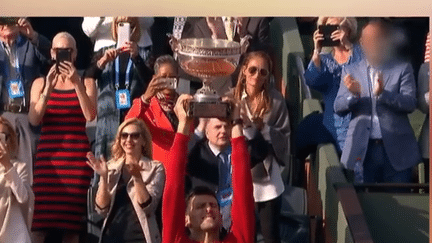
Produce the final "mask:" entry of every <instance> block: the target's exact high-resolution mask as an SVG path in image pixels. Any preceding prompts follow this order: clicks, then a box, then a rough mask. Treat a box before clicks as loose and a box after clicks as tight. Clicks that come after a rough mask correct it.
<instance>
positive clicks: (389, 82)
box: [334, 60, 420, 171]
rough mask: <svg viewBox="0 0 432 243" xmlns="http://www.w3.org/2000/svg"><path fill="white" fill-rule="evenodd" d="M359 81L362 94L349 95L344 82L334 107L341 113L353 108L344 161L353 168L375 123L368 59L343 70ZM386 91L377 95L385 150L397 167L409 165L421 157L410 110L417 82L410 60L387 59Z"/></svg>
mask: <svg viewBox="0 0 432 243" xmlns="http://www.w3.org/2000/svg"><path fill="white" fill-rule="evenodd" d="M347 74H351V76H352V77H353V78H354V79H355V80H357V81H359V82H360V85H361V89H362V91H361V95H360V98H358V99H357V98H352V99H349V97H350V96H351V93H350V92H349V91H348V89H347V87H346V86H345V85H341V86H340V88H339V92H338V95H337V97H336V100H335V104H334V109H335V112H337V113H339V114H344V113H347V112H350V111H351V112H352V119H351V122H350V125H349V128H348V132H347V138H346V142H345V148H344V150H343V152H342V158H341V162H342V163H343V164H344V165H345V167H346V168H348V169H353V168H354V164H355V162H356V161H361V162H363V161H364V158H365V155H366V150H367V147H368V142H369V138H370V134H371V126H372V103H371V94H370V91H369V80H368V72H367V62H366V60H362V61H361V62H359V63H356V64H352V65H348V66H346V67H345V68H344V70H343V71H342V78H343V77H345V76H346V75H347ZM383 78H384V80H383V82H384V92H383V93H382V94H381V95H380V96H379V97H378V98H377V103H376V111H377V114H378V119H379V123H380V127H381V133H382V140H383V142H384V147H385V150H386V153H387V155H388V157H389V159H390V162H391V164H392V165H393V167H394V169H396V170H398V171H400V170H404V169H408V168H410V167H412V166H414V165H415V164H417V163H418V162H419V160H420V152H419V147H418V145H417V141H416V139H415V136H414V132H413V130H412V127H411V124H410V122H409V119H408V114H409V113H411V112H413V111H414V110H415V109H416V105H417V99H416V84H415V80H414V75H413V69H412V67H411V65H410V64H408V63H402V62H392V63H388V64H386V65H385V66H384V68H383Z"/></svg>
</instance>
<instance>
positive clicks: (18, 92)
mask: <svg viewBox="0 0 432 243" xmlns="http://www.w3.org/2000/svg"><path fill="white" fill-rule="evenodd" d="M7 90H8V93H9V98H11V99H15V98H22V97H24V85H23V82H22V81H21V79H12V80H9V82H8V83H7Z"/></svg>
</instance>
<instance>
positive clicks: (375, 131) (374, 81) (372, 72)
mask: <svg viewBox="0 0 432 243" xmlns="http://www.w3.org/2000/svg"><path fill="white" fill-rule="evenodd" d="M378 78H379V70H377V69H376V68H374V67H372V66H371V65H368V81H369V82H368V84H369V92H370V95H371V101H372V126H371V133H370V138H371V139H382V134H381V126H380V123H379V118H378V113H377V110H376V103H377V98H378V97H376V96H375V94H374V92H373V90H374V88H375V86H376V85H378Z"/></svg>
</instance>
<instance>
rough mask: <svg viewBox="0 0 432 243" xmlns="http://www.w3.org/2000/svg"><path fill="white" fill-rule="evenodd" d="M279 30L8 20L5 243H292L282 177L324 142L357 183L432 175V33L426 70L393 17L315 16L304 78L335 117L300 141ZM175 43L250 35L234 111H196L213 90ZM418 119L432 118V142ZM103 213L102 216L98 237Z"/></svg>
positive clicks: (232, 96)
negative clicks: (285, 231)
mask: <svg viewBox="0 0 432 243" xmlns="http://www.w3.org/2000/svg"><path fill="white" fill-rule="evenodd" d="M66 19H67V18H59V20H65V21H66ZM72 19H73V18H72ZM272 20H273V18H266V17H227V16H224V17H175V18H173V19H172V18H165V19H164V18H160V17H158V18H156V17H155V18H152V17H125V16H118V17H84V18H83V20H82V21H80V22H79V24H80V25H81V26H80V30H79V31H78V30H77V29H76V26H75V27H74V28H72V27H71V28H70V30H68V29H67V28H63V29H62V28H58V29H59V31H58V32H56V33H51V34H48V33H49V30H44V29H43V28H40V29H39V28H38V29H37V31H36V30H35V29H34V26H38V24H39V25H41V23H43V20H39V22H38V20H37V19H28V18H20V17H0V42H1V43H0V45H1V47H0V84H1V85H0V95H1V99H0V102H1V105H0V110H1V116H0V242H3V243H16V242H23V243H27V242H35V243H44V242H73V243H78V242H113V243H114V242H146V243H158V242H164V243H173V242H207V243H210V242H244V243H252V242H256V241H257V235H258V232H259V233H260V234H261V235H262V238H263V241H264V242H266V243H278V242H282V239H281V237H280V228H279V225H280V212H281V207H282V194H283V192H284V190H285V188H286V187H287V186H289V185H287V183H286V181H287V178H284V177H283V175H284V173H283V170H284V169H285V168H288V167H289V166H290V163H298V162H300V163H303V162H304V161H305V159H306V158H307V157H308V156H309V155H310V154H311V153H314V151H316V148H317V146H318V145H319V144H323V143H332V144H334V145H335V147H336V150H337V152H338V154H339V156H340V161H341V164H342V165H343V167H344V168H345V171H346V174H347V177H350V178H352V182H353V183H411V182H413V181H414V177H413V169H414V168H415V166H416V165H417V164H418V163H419V162H421V161H422V159H423V161H425V165H426V166H428V165H429V150H428V147H429V130H428V127H429V126H428V121H429V115H428V111H429V103H430V98H429V50H430V47H429V45H430V35H429V34H427V37H428V38H427V42H426V33H424V36H422V38H423V37H424V38H423V39H424V41H425V42H426V46H425V47H426V48H425V49H426V53H425V61H424V62H425V63H424V64H423V65H421V67H420V68H419V70H420V72H419V73H418V74H416V73H415V71H414V70H417V68H416V69H414V68H413V65H412V64H411V63H410V62H409V61H407V60H406V59H404V58H401V57H400V55H399V54H398V45H399V42H398V38H401V37H400V36H401V35H400V28H397V26H396V25H395V24H394V22H392V20H391V19H390V20H389V19H382V18H376V19H375V18H374V19H370V20H369V21H368V22H367V23H365V24H364V25H363V26H362V27H361V28H360V26H359V24H358V21H357V19H356V18H354V17H320V18H314V20H313V21H314V22H313V25H314V27H313V29H314V32H313V36H312V39H313V41H312V42H313V43H311V46H313V53H312V55H311V58H310V62H309V64H308V65H307V66H306V67H307V68H306V71H305V73H304V76H305V80H306V83H307V85H308V86H309V87H310V88H312V89H313V90H315V91H317V92H319V93H321V95H322V98H323V106H324V109H323V113H322V114H315V113H314V114H311V115H309V116H307V117H305V118H304V119H303V120H302V121H301V122H300V124H299V125H298V126H297V131H295V133H294V134H295V136H296V137H295V139H294V140H291V136H292V134H293V133H292V127H293V124H292V122H290V116H289V110H288V106H287V99H289V97H284V96H283V95H282V93H281V92H282V88H281V87H282V86H283V82H284V80H282V78H281V75H280V73H279V68H278V66H279V65H282V64H281V63H280V60H278V59H277V56H278V55H276V53H275V52H276V51H275V50H277V49H278V48H276V47H275V46H273V43H272V41H271V31H270V29H271V28H270V23H271V21H272ZM32 21H33V22H34V23H33V22H32ZM71 22H73V21H72V20H71ZM75 22H76V21H75ZM75 22H74V23H75ZM76 23H78V22H76ZM125 24H126V25H127V26H128V28H129V30H130V31H129V36H128V38H127V39H128V40H127V41H125V42H121V39H122V38H123V37H124V36H122V34H123V28H122V29H121V28H120V26H123V25H125ZM75 25H76V24H75ZM325 27H329V28H325ZM330 27H334V29H332V28H330ZM44 28H47V27H44ZM325 29H331V31H330V32H329V33H327V32H326V31H325ZM44 31H45V33H47V34H48V35H49V36H48V37H49V38H51V40H49V39H48V38H47V37H45V36H44V35H43V34H42V32H44ZM76 33H80V34H76ZM166 33H172V34H173V36H175V37H176V38H208V39H214V40H215V39H225V40H227V41H237V42H239V41H240V40H241V39H242V38H244V37H246V36H248V37H249V38H250V40H249V42H250V46H249V47H248V49H247V51H246V53H244V54H242V56H241V58H240V63H239V65H238V66H237V68H236V71H235V72H234V74H232V75H230V76H228V77H222V78H217V79H215V80H214V81H213V85H214V88H215V90H216V91H217V92H218V94H219V95H220V96H221V97H222V98H221V101H223V102H225V103H228V104H229V105H230V107H231V112H230V114H229V116H227V117H223V116H220V117H210V118H203V117H193V116H191V115H190V113H189V112H188V109H189V104H190V102H191V101H193V99H194V97H193V94H194V93H195V90H196V89H197V88H199V87H200V85H201V82H199V80H198V79H197V78H196V77H191V76H189V75H187V74H186V73H185V72H184V71H183V70H182V69H181V68H180V67H179V65H178V63H177V60H176V55H175V53H173V52H172V51H171V50H170V45H169V37H168V36H167V35H166ZM75 34H76V35H75ZM83 36H84V37H85V38H87V39H86V41H88V42H86V41H81V40H83V39H84V37H83ZM89 43H90V45H88V44H89ZM329 43H330V44H329ZM417 44H419V43H417ZM421 45H422V46H424V42H422V43H421ZM89 46H91V48H89ZM80 48H82V50H80ZM83 52H85V54H83ZM80 55H81V56H80ZM417 77H418V78H417ZM416 79H417V81H416ZM167 80H176V82H177V85H176V86H177V88H176V87H175V86H171V85H169V83H167ZM285 81H287V80H285ZM180 86H181V87H183V89H181V87H180ZM184 87H186V88H185V89H184ZM182 90H189V92H183V91H182ZM416 108H419V109H420V110H421V111H422V112H424V113H426V114H427V119H426V121H425V124H426V125H424V126H423V130H422V133H421V136H420V142H419V143H418V142H417V140H416V137H415V135H414V131H413V129H412V127H411V124H410V121H409V118H408V115H409V114H410V113H412V112H413V111H414V110H415V109H416ZM90 122H94V124H95V126H96V131H95V134H94V138H95V139H94V141H91V139H90V138H91V137H93V136H89V135H88V131H87V130H86V126H87V125H88V124H89V123H90ZM291 141H295V145H293V144H291ZM291 148H295V149H291ZM293 158H294V159H293ZM91 181H93V182H94V183H93V185H94V187H95V190H96V192H95V193H94V194H91V193H88V192H89V188H91V184H92V183H91ZM92 196H94V198H89V197H92ZM89 202H93V203H91V204H90V203H89ZM92 212H96V213H97V214H99V215H100V217H101V218H102V220H101V224H100V225H98V226H97V227H99V233H98V234H97V235H96V240H94V239H93V241H90V240H89V238H88V237H86V234H85V232H86V231H87V230H88V229H87V228H86V226H87V222H88V221H89V219H88V217H89V214H90V213H92ZM83 232H84V233H83Z"/></svg>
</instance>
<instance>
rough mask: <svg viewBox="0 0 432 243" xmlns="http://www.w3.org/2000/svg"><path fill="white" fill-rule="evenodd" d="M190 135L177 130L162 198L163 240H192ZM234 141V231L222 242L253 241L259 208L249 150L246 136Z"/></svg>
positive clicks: (176, 242)
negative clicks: (188, 169)
mask: <svg viewBox="0 0 432 243" xmlns="http://www.w3.org/2000/svg"><path fill="white" fill-rule="evenodd" d="M188 139H189V137H188V136H185V135H183V134H180V133H177V135H176V137H175V140H174V144H173V146H172V149H171V153H170V159H169V163H170V166H169V167H168V168H167V169H166V175H167V176H166V182H165V189H164V194H163V200H162V220H163V231H162V242H163V243H192V242H194V241H192V240H191V239H189V237H188V235H186V232H185V208H186V202H185V189H184V188H185V176H186V163H187V145H188ZM231 145H232V155H231V161H232V171H233V174H232V178H233V180H232V181H233V203H232V209H231V218H232V226H231V231H230V232H229V233H228V235H227V236H226V237H225V238H224V239H223V241H222V242H227V243H228V242H237V243H252V242H254V237H255V208H254V199H253V192H252V175H251V168H250V162H249V153H248V150H247V145H246V140H245V138H244V137H238V138H234V139H232V141H231Z"/></svg>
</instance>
